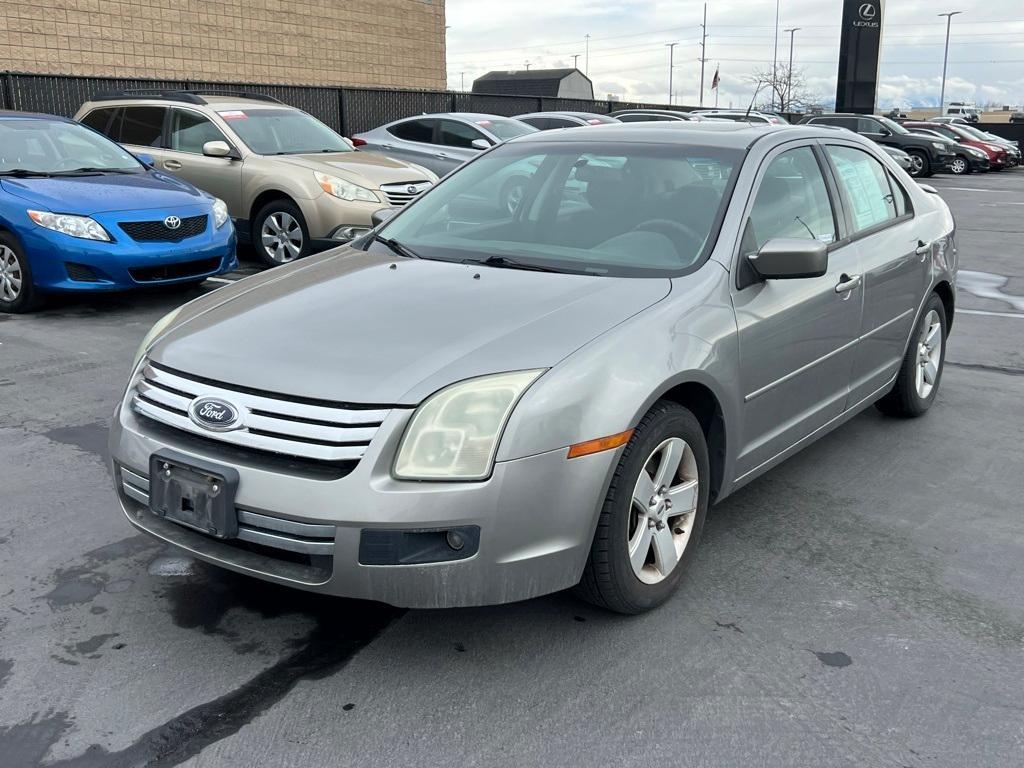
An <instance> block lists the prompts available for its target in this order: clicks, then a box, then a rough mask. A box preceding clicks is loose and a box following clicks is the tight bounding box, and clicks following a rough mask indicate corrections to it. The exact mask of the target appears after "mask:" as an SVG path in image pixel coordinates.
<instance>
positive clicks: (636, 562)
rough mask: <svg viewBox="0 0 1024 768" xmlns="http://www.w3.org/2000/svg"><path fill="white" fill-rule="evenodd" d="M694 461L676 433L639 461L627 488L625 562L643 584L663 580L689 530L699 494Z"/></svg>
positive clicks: (683, 545)
mask: <svg viewBox="0 0 1024 768" xmlns="http://www.w3.org/2000/svg"><path fill="white" fill-rule="evenodd" d="M699 490H700V486H699V478H698V476H697V459H696V456H695V455H694V452H693V449H692V448H691V447H690V446H689V445H687V443H686V442H685V441H684V440H682V439H681V438H678V437H671V438H669V439H667V440H665V441H664V442H662V443H661V444H660V445H659V446H658V447H657V448H655V449H654V451H653V452H652V453H651V455H650V456H649V457H648V458H647V461H646V462H644V466H643V469H641V470H640V476H639V477H638V478H637V481H636V485H635V486H634V488H633V497H632V500H631V505H632V509H631V513H630V515H629V530H628V531H627V534H628V537H627V540H628V546H629V561H630V563H631V564H632V566H633V573H634V574H635V575H636V577H637V578H638V579H640V581H642V582H644V583H645V584H657V583H659V582H661V581H663V580H664V579H666V578H667V577H668V576H669V574H671V573H672V571H673V570H674V569H675V567H676V566H677V565H678V564H679V560H680V558H681V557H682V556H683V552H684V551H685V550H686V545H687V544H688V543H689V541H690V536H691V534H692V533H693V527H694V522H695V520H696V517H697V515H696V512H697V502H698V500H699V498H700V493H699Z"/></svg>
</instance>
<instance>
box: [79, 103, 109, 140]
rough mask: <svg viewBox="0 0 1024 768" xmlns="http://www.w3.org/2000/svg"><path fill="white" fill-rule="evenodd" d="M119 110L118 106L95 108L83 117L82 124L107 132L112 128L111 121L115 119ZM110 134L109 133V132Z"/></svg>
mask: <svg viewBox="0 0 1024 768" xmlns="http://www.w3.org/2000/svg"><path fill="white" fill-rule="evenodd" d="M116 112H117V107H103V108H102V109H94V110H93V111H92V112H90V113H89V114H87V115H86V116H85V117H83V118H82V125H87V126H89V127H90V128H92V129H93V130H94V131H99V132H100V133H104V134H107V133H108V131H109V130H110V121H111V120H112V119H113V117H114V114H115V113H116ZM108 135H109V134H108Z"/></svg>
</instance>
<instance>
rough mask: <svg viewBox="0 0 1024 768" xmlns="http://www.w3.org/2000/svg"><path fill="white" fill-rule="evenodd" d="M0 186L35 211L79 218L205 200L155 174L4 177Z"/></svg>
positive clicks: (188, 186) (183, 185)
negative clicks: (37, 209) (35, 209)
mask: <svg viewBox="0 0 1024 768" xmlns="http://www.w3.org/2000/svg"><path fill="white" fill-rule="evenodd" d="M0 187H2V188H3V190H4V191H5V192H8V193H10V194H12V195H16V196H17V197H20V198H21V199H22V200H24V201H25V202H26V203H28V204H30V205H32V206H35V207H36V208H44V209H46V210H48V211H53V212H54V213H73V214H78V215H80V216H91V215H93V214H96V213H108V212H112V211H139V210H146V209H149V208H174V207H176V206H181V207H183V206H187V205H196V204H197V203H200V202H202V201H203V200H208V199H209V198H208V197H207V196H205V195H203V193H201V192H200V191H199V190H198V189H196V188H195V187H193V186H192V185H191V184H187V183H185V182H183V181H181V180H179V179H175V178H172V177H170V176H165V175H164V174H162V173H156V172H148V173H140V174H137V175H132V176H127V175H119V174H116V175H114V174H112V175H109V176H70V177H68V176H64V177H53V178H48V179H47V178H39V179H16V178H9V177H8V178H4V179H3V180H2V181H0Z"/></svg>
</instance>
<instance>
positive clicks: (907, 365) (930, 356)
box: [875, 293, 949, 418]
mask: <svg viewBox="0 0 1024 768" xmlns="http://www.w3.org/2000/svg"><path fill="white" fill-rule="evenodd" d="M948 328H949V326H948V324H947V321H946V308H945V306H944V305H943V303H942V299H940V298H939V297H938V295H937V294H934V293H933V294H932V295H931V297H930V298H929V299H928V301H927V303H925V305H924V309H923V310H922V312H921V317H920V318H918V321H917V325H916V326H915V327H914V333H913V335H912V336H911V337H910V343H909V344H908V345H907V352H906V354H905V355H904V356H903V364H902V365H901V366H900V372H899V373H898V374H897V375H896V384H895V385H894V386H893V388H892V390H891V391H890V392H889V393H888V394H887V395H885V396H884V397H883V398H882V399H881V400H879V401H878V402H877V403H875V405H876V407H877V408H878V410H880V411H881V412H882V413H884V414H886V415H888V416H898V417H902V418H914V417H917V416H921V415H922V414H924V413H925V412H926V411H927V410H928V409H929V408H931V407H932V403H934V402H935V397H936V395H937V394H938V392H939V384H940V383H941V382H942V369H943V367H944V365H945V362H946V336H947V334H948ZM922 344H925V345H926V347H922ZM926 358H927V361H926ZM928 362H930V363H931V366H932V367H931V370H932V373H931V374H930V376H929V375H928V364H927V363H928Z"/></svg>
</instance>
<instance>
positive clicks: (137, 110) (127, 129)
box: [110, 107, 167, 147]
mask: <svg viewBox="0 0 1024 768" xmlns="http://www.w3.org/2000/svg"><path fill="white" fill-rule="evenodd" d="M166 112H167V108H166V107H125V108H124V109H123V110H122V112H121V130H120V131H119V132H118V133H117V134H116V135H114V134H113V132H112V135H111V137H110V138H112V139H114V140H115V141H119V142H121V143H122V144H135V145H137V146H140V147H159V146H161V141H160V138H161V136H162V134H163V130H164V115H165V114H166Z"/></svg>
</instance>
